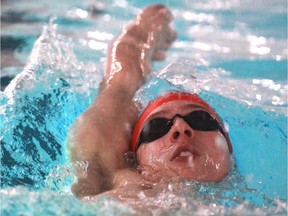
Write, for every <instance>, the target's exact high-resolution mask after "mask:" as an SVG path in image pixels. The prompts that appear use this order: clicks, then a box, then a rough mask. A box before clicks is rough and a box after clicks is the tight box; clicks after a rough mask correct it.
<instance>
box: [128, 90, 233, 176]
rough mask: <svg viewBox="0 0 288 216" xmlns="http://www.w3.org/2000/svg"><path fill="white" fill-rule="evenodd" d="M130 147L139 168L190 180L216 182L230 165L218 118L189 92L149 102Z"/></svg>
mask: <svg viewBox="0 0 288 216" xmlns="http://www.w3.org/2000/svg"><path fill="white" fill-rule="evenodd" d="M131 148H132V151H134V152H136V151H137V159H138V161H139V164H140V165H144V166H145V165H146V166H151V167H153V168H156V169H162V170H163V169H164V170H169V171H172V172H170V173H174V174H175V175H176V176H178V177H180V178H185V179H191V180H192V179H195V180H203V181H219V180H221V179H223V178H224V176H226V174H227V173H228V172H229V170H230V167H231V164H232V145H231V142H230V139H229V136H228V133H227V130H226V129H225V127H224V125H223V123H222V121H221V119H220V117H219V115H218V114H217V113H216V112H215V111H214V110H213V109H212V108H211V107H210V106H209V105H208V104H207V103H206V102H204V101H203V100H202V99H201V98H199V97H198V96H197V95H196V94H190V93H182V92H170V93H168V94H166V95H164V96H161V97H159V98H157V99H156V100H154V101H152V102H150V104H149V105H148V106H147V108H146V109H145V110H144V112H143V113H142V115H141V116H140V118H139V120H138V122H137V123H136V126H135V129H134V132H133V136H132V142H131Z"/></svg>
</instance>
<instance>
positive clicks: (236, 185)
mask: <svg viewBox="0 0 288 216" xmlns="http://www.w3.org/2000/svg"><path fill="white" fill-rule="evenodd" d="M155 2H156V1H153V0H150V1H126V0H108V1H93V0H86V1H69V0H62V1H44V0H42V1H41V2H39V1H35V0H30V1H28V0H24V1H23V0H22V1H19V0H14V1H2V2H1V3H2V5H1V21H2V23H1V24H2V29H1V30H2V31H1V40H2V43H1V54H2V55H1V85H2V89H1V90H2V91H1V111H0V114H1V122H0V123H1V191H0V193H1V196H0V197H1V213H2V214H3V215H75V214H76V215H77V214H79V215H137V214H139V211H137V210H135V209H133V208H132V207H131V206H128V205H126V204H125V203H121V202H119V201H116V200H113V199H111V198H108V197H105V196H99V197H97V198H94V199H91V200H89V201H86V202H81V201H79V200H77V199H76V198H75V197H73V195H72V194H71V192H70V185H71V183H72V182H73V181H74V180H75V177H74V174H73V169H74V168H75V166H81V167H83V166H85V164H84V165H83V164H77V165H74V167H73V166H72V165H71V164H69V162H68V159H67V156H66V150H65V148H66V147H65V139H66V135H67V129H68V128H69V126H70V125H71V123H72V122H73V121H74V120H75V118H76V117H77V116H79V115H80V114H81V113H82V112H83V111H84V110H85V109H86V108H87V107H88V106H89V104H91V102H92V101H93V100H94V99H95V97H97V93H98V90H99V84H100V82H101V79H102V77H103V64H104V61H105V54H106V50H107V45H108V44H109V42H110V41H111V39H113V38H114V37H115V36H116V35H117V34H119V33H120V32H121V29H122V27H123V26H124V25H126V24H127V23H128V22H130V21H131V20H132V19H133V18H134V17H135V16H136V14H137V13H138V12H139V11H140V9H141V8H143V7H144V6H146V5H149V4H152V3H155ZM157 2H161V3H164V4H165V5H167V6H168V7H170V8H171V10H172V12H173V14H174V16H175V22H174V24H173V25H174V27H175V29H176V30H177V31H178V38H177V41H176V42H175V43H174V44H173V46H172V48H171V50H170V51H169V53H168V56H167V59H166V60H165V61H163V62H159V63H155V64H154V71H153V73H152V75H151V76H150V78H149V81H148V82H147V84H146V85H145V86H143V87H142V88H141V89H140V90H139V91H138V92H137V94H136V95H135V98H134V99H135V101H136V102H137V103H139V104H140V105H139V109H142V108H143V106H145V104H146V103H148V101H149V100H151V99H153V98H154V97H155V96H156V95H159V94H162V93H163V92H165V91H166V90H168V89H177V90H181V89H183V90H188V91H191V92H197V93H199V94H200V95H201V97H202V98H203V99H205V100H206V101H207V102H208V103H210V104H213V107H214V108H215V109H216V110H217V112H219V114H220V116H221V117H222V118H223V120H224V122H225V124H226V125H227V126H228V127H229V133H230V138H231V141H232V145H233V150H234V158H235V164H236V165H235V167H233V169H232V171H231V172H230V174H229V175H228V176H227V177H226V178H225V179H224V180H223V181H222V182H220V183H217V184H203V183H199V182H189V181H187V182H180V183H179V182H178V183H174V182H173V183H171V184H169V185H165V186H163V185H161V184H159V185H155V188H156V189H155V190H156V191H155V194H154V196H153V197H149V196H147V195H145V194H139V196H138V203H139V205H140V206H141V205H143V206H142V207H143V208H142V210H143V211H144V210H145V209H146V211H144V212H141V210H140V212H141V213H143V214H148V213H150V214H152V215H191V212H193V213H194V214H195V215H231V214H236V215H286V214H287V90H288V87H287V19H286V8H287V2H286V1H284V0H266V1H261V0H255V1H253V4H252V3H251V1H248V0H242V1H239V0H233V1H225V0H217V1H215V0H214V1H212V0H205V1H202V0H195V1H193V2H191V1H185V0H180V1H179V0H178V1H174V0H162V1H157ZM194 77H197V79H195V78H194ZM140 102H141V103H140ZM157 188H158V190H157ZM175 188H177V189H175ZM143 203H144V204H145V205H144V204H143ZM145 206H146V208H145ZM147 206H148V208H147ZM147 209H148V210H147Z"/></svg>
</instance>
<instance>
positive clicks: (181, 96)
mask: <svg viewBox="0 0 288 216" xmlns="http://www.w3.org/2000/svg"><path fill="white" fill-rule="evenodd" d="M177 100H179V101H191V102H193V103H197V104H200V105H202V106H203V107H205V108H206V109H208V111H209V112H210V114H212V116H214V117H215V118H216V119H217V121H218V122H219V124H220V126H221V127H222V129H223V131H224V136H225V138H226V141H227V144H228V148H229V151H230V153H232V151H233V149H232V145H231V141H230V138H229V136H228V132H227V130H226V128H225V127H224V124H223V122H222V120H221V118H220V116H219V115H218V114H217V113H216V112H215V110H214V109H213V108H212V107H210V106H209V104H207V103H206V102H205V101H203V100H202V99H201V98H200V97H198V95H197V94H190V93H185V92H169V93H168V94H166V95H164V96H160V97H158V98H156V99H155V100H153V101H151V102H150V103H149V104H148V106H147V107H146V109H145V110H144V111H143V113H142V114H141V116H140V118H139V119H138V121H137V123H136V125H135V128H134V131H133V134H132V141H131V149H132V151H134V152H135V151H136V144H137V141H138V138H139V135H140V133H141V129H142V126H143V123H144V121H145V120H146V118H147V117H148V116H149V114H150V113H151V112H152V111H153V110H155V109H156V108H157V107H159V106H161V105H162V104H165V103H168V102H170V101H177Z"/></svg>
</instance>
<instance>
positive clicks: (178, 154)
mask: <svg viewBox="0 0 288 216" xmlns="http://www.w3.org/2000/svg"><path fill="white" fill-rule="evenodd" d="M200 156H201V155H200V153H199V152H198V151H197V150H196V149H194V148H191V147H190V148H189V147H179V148H178V149H176V151H175V152H174V154H173V155H172V158H171V160H170V161H178V162H186V161H191V160H194V159H195V158H197V157H200Z"/></svg>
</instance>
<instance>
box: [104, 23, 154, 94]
mask: <svg viewBox="0 0 288 216" xmlns="http://www.w3.org/2000/svg"><path fill="white" fill-rule="evenodd" d="M133 31H134V30H133V29H130V30H128V31H127V32H124V33H122V35H120V36H119V37H118V38H117V40H116V41H114V43H113V44H112V46H111V48H110V50H109V53H108V56H107V58H108V64H107V69H106V76H105V84H104V85H105V86H106V87H111V86H113V87H114V88H115V87H116V88H117V90H119V91H125V92H126V93H127V94H128V95H130V96H131V97H133V95H134V93H135V92H136V91H137V89H138V88H140V86H141V85H142V84H143V83H144V81H145V76H146V75H147V74H149V73H150V71H151V66H150V64H151V54H150V53H151V52H152V51H151V49H153V47H151V45H149V44H148V42H146V41H143V38H141V37H140V36H139V35H136V33H135V32H133ZM147 47H149V48H147ZM149 49H150V50H149Z"/></svg>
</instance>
